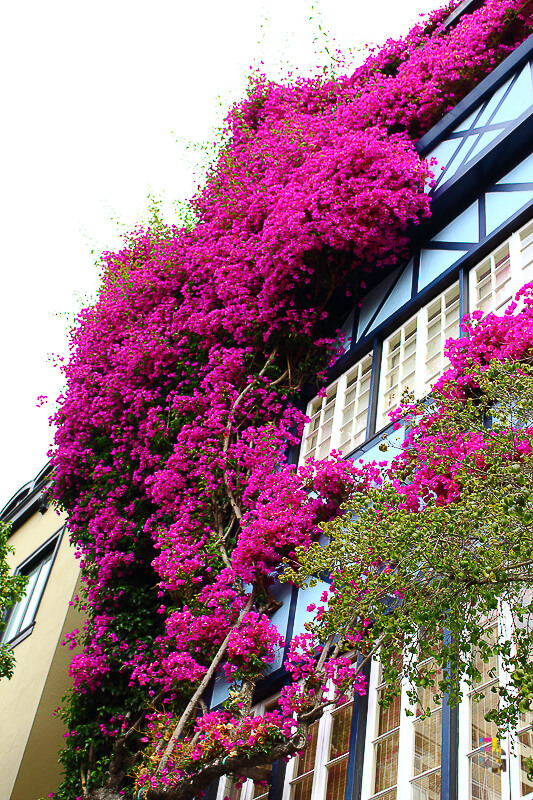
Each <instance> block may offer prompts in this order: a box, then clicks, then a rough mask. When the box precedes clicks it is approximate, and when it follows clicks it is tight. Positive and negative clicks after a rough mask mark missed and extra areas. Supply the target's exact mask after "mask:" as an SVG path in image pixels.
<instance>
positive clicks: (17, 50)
mask: <svg viewBox="0 0 533 800" xmlns="http://www.w3.org/2000/svg"><path fill="white" fill-rule="evenodd" d="M440 5H442V3H441V1H440V0H403V2H401V3H400V2H398V0H396V1H395V0H380V2H374V3H373V2H368V0H351V2H348V0H315V2H312V0H224V2H218V1H217V2H216V1H215V0H203V2H185V0H151V2H148V0H141V1H139V0H92V2H91V3H87V2H86V3H81V2H79V0H48V1H47V2H45V3H44V2H43V0H26V1H25V2H24V3H15V2H12V3H4V5H3V8H2V14H1V16H0V20H1V32H0V74H1V75H2V76H3V80H2V86H1V87H0V100H1V105H0V108H1V112H2V113H1V116H2V122H1V123H0V153H1V157H0V158H1V161H0V164H1V166H0V197H1V200H0V226H1V228H0V237H1V238H0V259H1V262H0V263H1V275H2V284H3V287H4V292H3V298H2V301H3V302H2V308H1V312H0V342H1V346H2V362H1V366H2V372H1V382H2V385H1V392H0V420H1V427H0V430H1V438H0V449H1V458H0V507H1V506H2V505H3V504H4V503H5V502H6V501H7V500H8V499H9V497H10V496H11V495H12V494H13V493H14V492H15V491H16V490H18V488H19V487H20V486H21V485H22V484H24V483H25V482H26V481H28V480H31V479H32V478H33V477H34V476H35V474H36V473H37V472H38V471H39V470H40V469H41V467H42V466H44V464H45V463H46V460H47V457H46V452H47V450H48V447H49V445H50V441H51V438H52V435H53V434H52V430H51V429H50V428H49V427H48V417H49V415H50V413H51V412H52V411H53V408H54V403H53V401H54V400H55V398H56V397H57V395H58V394H59V391H60V389H61V383H62V380H61V374H60V372H59V370H58V369H57V368H54V367H53V366H52V363H51V359H52V355H53V354H56V353H59V354H62V355H65V354H66V352H67V331H68V328H69V325H70V323H71V321H72V316H73V314H74V313H75V312H76V311H77V310H79V309H80V308H81V307H82V305H83V304H84V298H88V297H90V296H91V294H92V293H94V291H95V289H96V287H97V284H98V273H97V269H96V267H95V266H94V263H95V259H96V257H97V254H98V253H99V252H101V251H102V250H105V249H115V248H117V247H118V246H119V244H120V235H121V232H123V231H125V230H129V229H131V228H133V227H134V226H135V223H136V222H137V221H139V220H141V219H143V218H146V216H147V208H148V201H147V197H148V195H149V194H150V193H151V194H153V195H155V196H160V197H161V196H162V197H163V198H164V202H165V204H166V208H167V215H166V216H167V218H169V219H171V214H172V203H173V202H174V201H176V200H179V199H185V198H187V197H189V196H190V195H191V194H192V193H193V191H194V188H195V186H196V183H197V181H198V178H197V177H196V175H197V174H198V173H196V174H195V169H196V167H195V158H196V156H195V155H194V151H191V150H190V148H188V147H187V144H188V143H202V142H208V141H211V140H212V139H213V131H214V129H215V127H216V126H217V124H219V123H220V121H221V119H222V117H223V110H224V109H225V108H227V107H228V106H229V104H230V103H231V102H233V101H235V100H237V99H238V98H239V97H241V96H242V94H243V91H244V87H245V85H246V76H247V74H248V72H249V66H250V65H254V64H255V65H257V64H258V63H260V62H264V65H265V66H264V69H265V70H266V73H267V74H268V75H269V76H271V77H274V78H275V77H276V76H277V75H278V74H279V69H280V66H281V65H283V64H286V63H290V64H292V65H294V66H297V67H299V68H300V69H301V70H303V71H305V70H310V69H312V68H314V66H315V65H318V64H319V63H324V62H325V58H326V57H325V54H324V51H323V48H324V44H327V45H328V46H331V44H332V42H333V43H334V46H335V45H336V46H338V47H340V48H341V50H342V51H343V52H345V53H346V52H347V51H348V50H349V49H350V48H351V49H352V50H354V51H357V50H358V49H359V48H361V47H362V45H364V44H365V43H368V42H378V43H381V42H383V41H384V40H385V39H387V38H388V37H389V36H394V37H396V36H399V35H401V34H403V33H405V32H406V31H407V30H408V28H409V27H410V26H411V24H413V23H414V22H416V21H418V15H419V13H420V12H424V11H428V10H430V9H433V8H437V7H439V6H440ZM310 18H311V19H310ZM319 26H321V27H319ZM324 30H327V31H328V37H327V38H326V37H325V36H324V34H323V31H324ZM354 55H355V58H359V59H360V58H361V56H360V55H359V56H358V54H357V52H355V54H354ZM39 395H47V396H48V397H49V398H50V401H51V402H50V403H49V404H48V405H45V406H44V407H42V408H37V406H36V403H37V397H38V396H39Z"/></svg>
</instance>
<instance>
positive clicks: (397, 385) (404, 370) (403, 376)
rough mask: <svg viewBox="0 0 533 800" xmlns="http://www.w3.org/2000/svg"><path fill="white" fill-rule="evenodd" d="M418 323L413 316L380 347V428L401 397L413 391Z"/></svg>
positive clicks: (387, 419) (385, 423) (386, 421)
mask: <svg viewBox="0 0 533 800" xmlns="http://www.w3.org/2000/svg"><path fill="white" fill-rule="evenodd" d="M417 323H418V318H417V316H414V317H413V318H412V319H410V320H409V322H406V323H405V325H402V327H401V328H400V329H399V330H397V331H395V332H394V333H393V334H392V336H389V338H388V339H386V340H385V343H384V345H383V368H382V373H381V384H380V405H381V414H380V418H381V422H380V425H379V427H383V426H384V425H387V424H388V423H389V422H390V419H389V414H390V412H391V411H393V409H395V408H397V406H398V405H399V404H400V403H401V401H402V395H403V393H404V392H405V391H415V388H416V387H415V382H416V377H417V376H416V345H417V332H418V330H417V329H418V324H417Z"/></svg>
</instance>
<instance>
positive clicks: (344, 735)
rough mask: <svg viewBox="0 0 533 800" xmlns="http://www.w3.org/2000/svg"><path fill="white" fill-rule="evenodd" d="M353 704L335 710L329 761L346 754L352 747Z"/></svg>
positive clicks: (332, 721)
mask: <svg viewBox="0 0 533 800" xmlns="http://www.w3.org/2000/svg"><path fill="white" fill-rule="evenodd" d="M352 708H353V706H352V704H351V703H350V705H347V706H344V708H341V709H339V710H338V711H336V712H334V714H333V718H332V720H331V740H330V745H329V759H328V760H329V761H331V760H332V759H334V758H338V757H339V756H342V755H344V753H347V752H348V750H349V749H350V729H351V726H352Z"/></svg>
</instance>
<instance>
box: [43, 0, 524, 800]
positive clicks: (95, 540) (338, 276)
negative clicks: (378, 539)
mask: <svg viewBox="0 0 533 800" xmlns="http://www.w3.org/2000/svg"><path fill="white" fill-rule="evenodd" d="M452 8H453V4H452V5H450V6H448V7H446V8H445V9H443V10H441V11H439V12H437V13H434V14H432V15H431V16H430V18H429V21H428V22H427V23H423V24H422V23H421V24H419V25H417V26H416V27H415V28H413V30H412V31H411V32H410V33H409V34H408V35H407V37H405V38H404V39H403V40H399V41H392V40H389V41H388V42H387V43H386V44H385V46H384V47H383V48H381V49H380V50H377V51H376V52H374V53H372V54H371V55H370V56H369V57H368V58H367V60H366V61H365V63H364V64H363V66H361V67H359V68H358V69H356V70H355V72H354V73H353V74H351V75H347V76H344V77H340V78H335V79H333V78H324V77H322V78H315V79H305V80H303V79H302V80H297V81H296V82H294V83H291V84H284V85H279V84H274V83H272V82H270V81H268V80H267V79H266V78H265V77H263V76H258V77H256V78H255V79H254V80H253V81H252V82H251V83H250V87H249V91H248V95H247V97H246V98H245V99H244V100H243V101H242V102H241V103H240V104H238V105H237V106H235V107H234V108H233V109H232V110H231V111H230V113H229V115H228V118H227V121H226V131H225V141H224V143H223V145H222V147H221V150H220V154H219V156H218V158H217V160H216V162H215V163H214V164H213V166H212V168H211V170H210V172H209V174H208V177H207V181H206V184H205V187H204V188H203V189H202V190H201V191H200V192H199V194H198V195H197V196H196V197H195V198H194V199H193V200H192V202H191V210H192V211H193V212H194V217H195V222H194V224H191V225H189V226H188V227H184V228H181V229H177V228H171V227H165V226H154V227H152V228H147V229H144V230H138V231H136V232H135V233H134V234H132V235H131V236H130V237H129V238H128V240H127V241H126V243H125V246H124V248H123V249H122V250H121V251H120V252H118V253H107V254H105V256H104V264H105V271H104V276H103V281H102V286H101V289H100V293H99V297H98V299H97V302H96V303H95V304H94V305H93V306H91V307H89V308H87V309H85V310H84V311H83V312H82V313H81V315H80V317H79V320H78V323H77V326H76V328H75V329H74V331H73V333H72V342H71V343H72V352H71V358H70V361H69V364H68V365H67V366H66V367H65V374H66V379H67V389H66V391H65V394H64V396H63V397H62V398H61V401H60V410H59V412H58V413H57V415H56V418H55V422H56V423H57V425H58V432H57V436H56V442H55V448H54V451H53V455H52V460H53V465H54V470H55V482H54V488H53V494H54V497H55V499H56V501H57V502H58V503H59V504H60V505H61V506H62V507H63V508H64V509H66V510H67V511H68V514H69V520H70V522H69V528H70V533H71V537H72V540H73V542H74V543H75V545H76V548H77V552H78V554H79V557H80V564H81V570H82V575H83V580H84V596H83V598H82V599H81V600H80V604H81V605H82V606H83V608H84V609H85V610H86V611H87V614H88V623H87V626H86V628H85V630H83V631H81V632H75V633H73V635H72V637H71V641H72V645H74V644H75V642H77V641H78V642H80V643H81V644H82V646H83V650H82V652H81V653H78V654H77V655H75V656H74V658H73V661H72V666H71V674H72V677H73V684H74V689H73V691H72V693H71V694H70V697H69V700H68V704H67V706H66V709H65V712H64V714H65V718H66V721H67V723H68V726H69V731H68V736H67V739H66V748H65V750H64V751H63V753H62V756H61V757H62V760H63V764H64V768H65V780H64V782H63V784H62V787H61V788H60V789H59V790H58V792H57V793H56V795H55V796H56V797H58V798H64V799H65V800H73V799H74V798H80V797H83V798H85V799H86V800H98V799H99V798H102V799H103V798H107V800H116V798H119V797H123V796H131V795H132V792H133V791H135V792H136V793H137V796H138V797H146V799H147V800H159V799H161V800H163V798H166V799H167V800H178V798H191V797H193V796H196V795H198V794H199V793H201V792H202V791H203V790H205V789H206V788H207V786H208V785H209V784H210V783H211V782H212V781H213V780H214V779H216V778H218V777H220V776H223V775H226V774H234V775H241V776H247V775H251V776H252V777H255V778H256V779H258V780H260V779H262V778H263V777H264V772H262V771H261V768H263V767H264V766H265V765H267V764H269V763H272V762H273V761H275V760H277V759H278V758H282V757H288V756H292V755H294V754H295V753H296V752H298V751H301V750H302V748H303V747H305V744H306V741H307V730H308V726H309V725H310V724H311V723H312V722H313V721H314V720H316V719H318V718H319V717H320V715H321V714H322V713H323V711H324V708H325V706H326V705H327V703H330V702H334V703H335V702H338V701H340V700H341V699H343V698H344V697H345V696H346V694H347V693H349V692H350V691H353V690H354V689H355V691H359V692H364V690H365V685H364V683H365V682H364V678H363V675H362V665H363V664H364V661H365V659H368V658H370V657H371V655H372V653H373V652H375V651H376V649H378V648H379V647H380V646H381V645H382V644H383V642H384V639H383V635H382V634H380V632H379V630H378V627H374V628H373V629H372V626H371V625H370V624H368V620H369V619H371V617H370V615H369V616H367V617H361V614H360V613H359V612H356V613H353V614H351V615H348V617H346V616H344V617H343V618H342V624H341V627H340V629H338V630H336V631H335V632H334V631H328V633H327V635H326V636H324V634H323V632H322V633H321V626H315V629H314V630H313V632H309V633H307V634H304V635H303V636H302V637H299V638H297V639H296V640H294V641H293V642H292V643H286V647H287V654H286V660H285V666H286V669H287V670H288V672H289V673H290V674H292V678H293V681H294V682H293V683H292V684H290V685H288V686H285V687H284V688H282V690H281V696H280V699H279V703H278V708H277V709H276V710H275V711H271V712H269V713H266V714H264V715H262V716H258V715H254V713H253V712H252V710H251V709H252V704H253V698H254V690H255V687H256V686H257V683H258V681H259V680H260V679H261V676H262V673H263V671H264V668H265V665H268V664H269V663H271V662H272V661H273V660H274V658H275V655H276V652H277V649H278V648H279V647H281V646H283V642H282V641H281V637H280V634H279V632H278V631H277V629H276V626H275V624H274V623H273V622H272V619H271V618H272V613H273V612H274V611H275V609H276V600H275V597H274V596H273V593H272V589H273V586H274V585H275V583H276V581H277V580H278V579H279V578H280V577H281V576H282V574H283V572H284V570H285V565H286V564H288V565H290V567H291V569H292V573H291V574H292V575H293V577H296V575H297V572H298V569H297V563H298V562H297V549H298V548H301V547H304V548H309V547H310V546H311V545H312V543H313V542H315V541H316V540H317V539H318V537H319V535H320V533H321V530H322V526H323V525H324V524H327V523H328V521H330V520H334V519H335V518H337V517H339V516H340V515H342V513H343V506H344V504H346V503H347V502H352V501H353V498H354V497H358V496H366V494H367V493H368V492H369V491H370V487H371V485H373V484H375V483H376V482H379V480H380V474H379V469H378V468H377V467H367V468H358V467H357V466H356V465H354V464H352V463H351V462H349V461H344V460H342V458H340V457H339V456H338V455H335V454H333V455H332V457H330V458H328V459H326V460H325V461H321V462H318V461H308V462H307V463H306V464H305V465H304V466H302V467H300V468H298V469H296V468H295V467H294V466H293V465H291V464H290V463H289V462H288V460H287V453H288V449H289V448H290V447H291V446H293V445H294V446H296V445H297V444H298V442H299V438H300V436H301V432H302V428H303V424H304V422H305V416H304V415H303V413H302V412H301V411H300V410H299V407H298V391H299V389H300V388H301V386H302V384H303V383H304V382H306V381H309V380H316V376H317V375H319V376H322V377H323V376H324V374H325V369H326V368H327V366H328V364H329V363H330V362H331V360H332V359H334V358H335V355H336V353H337V350H338V341H337V333H336V326H337V322H338V320H337V318H336V315H335V308H336V307H337V306H338V305H339V303H340V304H342V303H343V302H346V301H345V300H343V296H344V295H346V293H348V295H349V297H350V298H351V299H350V302H354V301H356V300H357V297H359V296H360V293H361V291H363V290H364V288H365V279H366V280H367V279H368V274H369V273H370V272H371V271H374V270H380V269H383V268H384V267H386V266H388V265H390V264H393V263H395V262H396V261H397V260H398V259H400V258H402V257H404V256H405V254H406V252H407V249H408V244H409V237H408V233H409V226H412V225H416V224H417V223H418V222H419V221H420V220H421V219H422V218H423V217H426V216H428V215H429V213H430V205H429V199H428V194H427V192H425V191H424V187H425V185H426V183H427V182H428V181H430V180H431V176H432V173H431V165H429V164H427V163H425V162H423V161H421V160H420V158H419V157H418V155H417V152H416V150H415V147H414V144H415V142H416V141H417V139H418V138H419V137H420V136H421V135H423V134H424V133H425V132H426V131H427V130H428V129H429V128H430V127H431V126H432V125H433V124H434V123H435V122H436V121H437V120H438V119H439V118H440V117H441V116H442V115H443V114H445V113H446V112H447V111H448V110H450V109H451V108H452V107H453V106H454V105H455V104H456V103H457V102H458V100H459V99H461V97H463V96H464V95H465V94H466V93H467V92H468V91H470V90H471V89H472V87H473V86H474V85H475V84H476V82H478V81H479V80H481V79H482V78H483V77H484V75H486V74H487V73H488V72H490V71H491V70H492V69H493V68H494V66H495V64H497V63H498V62H499V61H501V60H502V59H503V58H504V57H505V56H506V55H508V54H509V53H510V52H511V51H512V50H513V49H514V48H516V47H517V46H518V45H519V44H520V43H521V42H522V41H523V40H524V39H525V38H526V37H527V36H528V35H529V33H530V32H531V30H532V26H533V19H532V15H531V7H530V4H529V3H527V2H526V3H524V2H519V0H488V2H486V3H485V4H484V5H482V7H481V8H479V9H478V10H476V11H474V12H473V13H471V14H469V15H464V16H463V17H462V18H461V19H460V21H459V22H458V23H457V24H456V25H455V27H452V28H448V27H446V26H444V25H443V21H444V20H445V19H446V17H447V15H448V14H449V13H450V11H451V10H452ZM522 313H523V314H526V315H527V314H528V313H529V312H528V311H527V310H526V311H524V312H522ZM530 316H531V315H530ZM530 316H529V317H527V319H528V320H529V319H530ZM481 327H482V328H483V326H481ZM487 330H488V329H487ZM502 330H503V329H502ZM528 330H529V329H528ZM511 334H512V329H509V330H508V329H506V333H505V335H509V336H510V335H511ZM501 335H502V336H503V333H502V334H501ZM502 341H503V340H502ZM531 341H532V336H531V333H529V339H525V340H523V342H522V344H523V345H524V348H526V349H527V347H526V344H524V342H526V343H527V342H531ZM483 346H484V345H483ZM529 346H530V345H529ZM461 347H462V345H461ZM502 347H503V345H502ZM481 350H483V347H481V346H480V348H479V352H481ZM458 352H459V351H458ZM460 354H461V355H460V357H459V356H458V357H457V363H456V369H457V375H463V374H466V373H468V371H469V369H470V367H469V365H468V363H467V362H466V361H465V356H464V352H463V350H460ZM522 355H523V353H522ZM469 357H471V359H473V360H474V361H475V359H476V358H477V356H476V352H475V350H474V349H472V351H471V353H470V356H469ZM516 358H517V359H518V360H519V361H520V358H521V356H520V354H516ZM454 363H455V362H454ZM369 558H370V556H369ZM374 562H375V559H374V561H373V560H372V558H370V560H369V564H372V563H374ZM374 566H375V563H374ZM331 591H332V592H333V596H335V592H336V588H335V583H333V584H332V589H331ZM360 600H361V598H359V599H358V602H359V601H360ZM334 607H335V602H333V605H332V608H334ZM322 613H323V612H322ZM362 619H363V622H364V621H365V620H366V623H367V624H366V625H364V624H363V625H362V622H361V620H362ZM339 624H340V623H339ZM361 625H362V627H361ZM326 629H327V626H326V628H324V630H326ZM372 630H373V632H372ZM339 631H340V633H341V636H340V639H339V640H338V641H337V640H336V638H335V637H336V633H339ZM334 641H337V643H336V644H335V645H334V644H333V643H334ZM347 647H350V648H356V649H360V650H361V651H362V652H364V656H363V657H362V658H361V659H360V660H359V662H356V663H353V662H352V661H351V660H350V659H349V658H348V657H347V656H346V655H345V651H346V648H347ZM221 672H222V673H223V674H224V675H225V676H226V677H227V678H228V679H231V680H232V682H233V685H234V691H233V693H232V694H231V696H230V700H229V701H228V703H227V704H226V707H225V708H224V709H222V710H217V711H210V710H209V709H208V708H207V705H206V698H207V691H208V689H209V686H210V685H211V683H212V680H213V677H214V675H215V674H217V673H218V674H220V673H221ZM326 684H327V685H328V686H329V687H333V688H329V689H328V692H332V693H333V694H330V695H328V697H327V698H325V697H324V691H325V689H324V687H325V686H326ZM254 770H255V771H254Z"/></svg>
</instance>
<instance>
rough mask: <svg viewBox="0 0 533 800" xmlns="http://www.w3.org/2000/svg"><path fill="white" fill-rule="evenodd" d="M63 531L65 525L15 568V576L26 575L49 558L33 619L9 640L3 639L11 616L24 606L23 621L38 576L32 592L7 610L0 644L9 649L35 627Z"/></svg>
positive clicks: (0, 635)
mask: <svg viewBox="0 0 533 800" xmlns="http://www.w3.org/2000/svg"><path fill="white" fill-rule="evenodd" d="M65 529H66V525H62V526H61V528H59V529H58V530H57V531H56V532H55V533H53V534H52V535H51V536H49V537H48V539H46V541H44V542H43V543H42V544H41V545H40V546H39V547H38V548H37V550H34V552H33V553H31V555H29V556H28V557H27V558H25V559H24V561H22V562H21V563H20V564H19V565H18V566H17V567H16V569H15V571H14V574H15V575H28V574H29V573H30V572H31V571H32V570H34V569H35V568H36V567H37V566H38V565H42V564H43V563H44V561H45V560H46V559H47V558H48V557H49V556H51V560H50V568H49V569H48V574H47V575H46V578H45V580H44V582H43V583H42V585H41V587H40V589H39V591H40V595H39V597H38V598H37V602H36V604H35V609H34V612H33V619H32V620H31V622H30V623H29V624H27V625H25V626H24V628H20V627H19V628H18V629H17V631H16V632H15V633H14V635H12V636H11V637H10V638H9V639H6V638H5V636H6V632H7V630H8V625H9V622H10V620H11V619H12V617H13V614H14V613H15V611H16V609H18V608H20V607H21V605H23V606H24V612H23V614H22V617H21V624H22V622H23V621H24V617H25V615H26V612H27V610H28V608H29V606H30V603H31V602H32V600H33V597H34V592H35V590H36V587H37V584H38V579H39V576H37V580H36V581H35V584H34V586H33V587H32V590H31V592H30V593H29V595H26V594H25V595H24V597H23V598H22V599H21V600H19V602H18V603H15V605H14V606H12V607H11V608H10V609H9V611H8V612H7V614H6V617H5V620H4V621H5V624H6V627H5V628H4V629H3V631H2V633H1V634H0V642H1V643H2V644H8V645H9V646H10V647H16V646H17V645H18V644H20V642H22V641H23V640H24V639H26V638H27V637H28V636H29V635H30V634H31V633H32V631H33V629H34V627H35V623H36V620H37V613H38V611H39V607H40V605H41V600H42V598H43V595H44V593H45V591H46V586H47V584H48V579H49V578H50V573H51V572H52V569H53V567H54V563H55V559H56V556H57V552H58V550H59V547H60V545H61V542H62V539H63V534H64V532H65Z"/></svg>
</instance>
